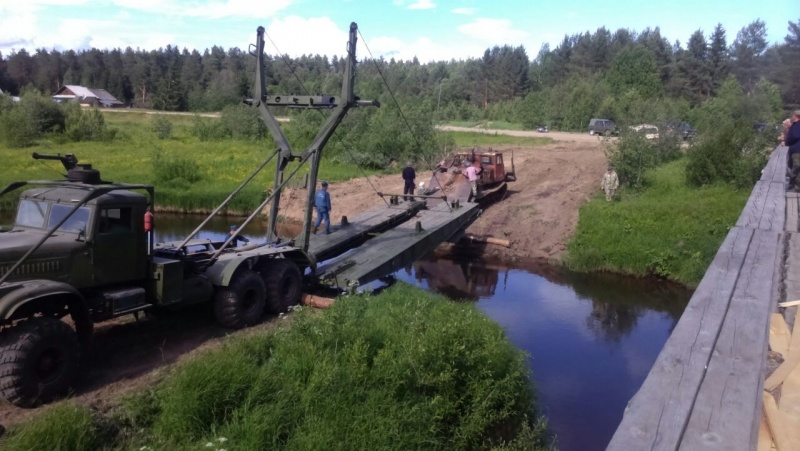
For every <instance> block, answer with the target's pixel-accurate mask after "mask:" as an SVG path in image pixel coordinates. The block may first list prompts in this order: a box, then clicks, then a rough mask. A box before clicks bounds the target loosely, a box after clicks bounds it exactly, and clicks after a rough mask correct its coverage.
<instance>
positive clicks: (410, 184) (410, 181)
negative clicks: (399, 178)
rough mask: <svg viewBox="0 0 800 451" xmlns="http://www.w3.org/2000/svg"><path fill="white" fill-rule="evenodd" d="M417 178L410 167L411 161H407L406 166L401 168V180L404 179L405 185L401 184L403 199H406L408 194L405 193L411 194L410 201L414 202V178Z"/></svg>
mask: <svg viewBox="0 0 800 451" xmlns="http://www.w3.org/2000/svg"><path fill="white" fill-rule="evenodd" d="M416 178H417V173H416V172H414V168H412V167H411V162H410V161H409V162H408V163H406V167H405V168H403V180H404V181H405V186H403V200H405V201H408V200H409V196H406V194H411V197H410V199H411V202H414V197H413V195H414V179H416Z"/></svg>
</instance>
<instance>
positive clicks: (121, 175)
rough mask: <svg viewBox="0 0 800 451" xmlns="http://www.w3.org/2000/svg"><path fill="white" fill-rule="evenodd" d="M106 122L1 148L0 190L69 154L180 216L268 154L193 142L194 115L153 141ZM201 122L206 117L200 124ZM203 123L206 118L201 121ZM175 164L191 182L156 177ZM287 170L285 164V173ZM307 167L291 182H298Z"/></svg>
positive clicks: (254, 196) (251, 195)
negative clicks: (79, 135)
mask: <svg viewBox="0 0 800 451" xmlns="http://www.w3.org/2000/svg"><path fill="white" fill-rule="evenodd" d="M104 117H105V120H106V124H107V125H108V127H109V128H112V129H116V130H118V133H117V136H116V138H115V139H114V140H113V141H111V142H79V143H74V142H66V143H64V142H61V141H62V140H61V139H60V138H59V137H50V138H45V139H42V140H40V141H39V143H38V144H37V145H36V146H34V147H31V148H25V149H9V148H7V147H5V146H3V145H2V144H0V153H2V155H3V156H4V164H5V170H4V171H2V172H0V186H5V185H6V184H7V183H9V182H11V181H15V180H43V179H44V180H47V179H60V175H59V173H63V172H64V170H63V167H61V164H60V163H58V162H56V161H46V162H42V161H36V160H33V159H32V158H31V156H30V155H31V152H38V153H44V154H55V153H61V154H65V153H73V154H75V155H76V156H77V157H78V159H79V160H80V162H82V163H91V164H92V165H93V167H94V168H96V169H99V170H100V172H101V174H102V177H103V179H104V180H110V181H115V182H127V183H144V184H152V185H154V186H155V187H156V207H157V208H158V209H159V210H168V211H179V212H208V211H211V210H212V209H214V208H215V207H216V206H217V205H218V204H219V203H220V202H222V201H223V200H224V199H225V198H226V197H227V196H228V194H229V193H230V192H231V191H233V190H234V189H235V188H236V187H237V186H239V184H240V183H241V182H242V181H243V180H244V179H245V178H246V177H247V176H248V175H249V174H250V173H251V172H252V171H253V170H254V169H255V168H256V167H257V166H258V165H259V164H260V163H261V162H262V161H263V160H264V159H265V158H267V157H268V156H269V155H270V154H271V153H272V152H273V151H274V144H273V142H272V140H271V139H264V140H261V141H243V140H230V139H229V140H224V141H205V142H203V141H200V140H198V139H197V138H195V137H194V136H192V134H191V129H192V126H193V124H194V117H193V116H191V115H169V116H167V118H168V120H169V121H171V122H172V137H171V138H169V139H165V140H159V139H158V138H157V137H156V134H155V132H154V131H153V130H152V126H151V124H152V120H153V117H154V116H153V115H152V114H145V113H143V112H106V113H104ZM204 119H206V118H204ZM206 120H209V119H206ZM448 134H449V135H451V136H452V137H453V138H454V139H455V141H456V143H457V144H458V145H459V146H463V147H470V146H476V145H500V144H520V145H540V144H543V143H545V142H548V141H547V139H546V138H518V137H513V136H505V135H487V134H481V133H458V132H448ZM157 158H159V161H160V162H162V163H164V162H166V163H174V164H178V165H180V164H181V163H185V162H187V161H189V162H193V164H194V165H196V166H197V175H198V177H197V179H196V180H195V179H192V180H186V179H184V178H178V179H172V180H167V181H164V180H163V179H159V178H158V177H157V174H156V172H157V171H156V164H162V163H156V159H157ZM293 168H294V166H293V165H292V164H290V165H289V166H288V167H287V169H286V172H285V173H286V175H287V176H288V172H289V171H291V170H292V169H293ZM307 170H308V167H307V165H306V166H305V167H304V168H302V169H301V170H300V171H299V173H298V174H297V175H296V176H295V180H297V181H299V180H300V179H301V178H302V176H303V174H305V173H306V172H307ZM388 170H389V169H387V170H384V171H377V170H364V171H362V170H361V169H360V168H359V167H358V166H357V165H355V164H347V163H341V162H336V161H332V160H330V159H326V160H325V161H323V163H322V164H321V166H320V173H319V178H320V179H323V180H328V181H333V182H336V181H345V180H350V179H353V178H359V177H363V176H364V174H365V173H366V174H368V175H372V174H377V173H384V172H386V171H388ZM274 172H275V169H274V164H270V165H268V166H267V167H266V168H264V170H262V171H261V173H260V174H259V175H258V176H257V177H256V178H255V179H254V180H253V181H252V182H251V183H250V185H249V186H248V187H247V188H245V189H244V190H243V191H242V192H241V193H240V194H239V195H238V196H237V197H236V198H235V199H234V200H233V201H232V202H231V203H230V204H229V206H228V213H249V212H251V211H252V210H253V209H254V208H255V207H256V206H257V205H259V204H260V203H261V202H262V201H263V200H264V198H265V197H266V194H265V193H266V191H267V190H268V189H269V188H271V187H272V181H273V178H274ZM15 197H16V196H14V195H13V194H10V195H6V196H3V197H2V198H0V210H7V209H9V208H12V207H13V206H14V205H15V201H14V199H15Z"/></svg>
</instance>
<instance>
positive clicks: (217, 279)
mask: <svg viewBox="0 0 800 451" xmlns="http://www.w3.org/2000/svg"><path fill="white" fill-rule="evenodd" d="M255 260H257V258H254V257H252V256H247V257H245V256H242V257H240V258H234V259H230V260H226V261H225V262H224V263H223V262H220V261H217V262H216V263H215V264H214V265H212V266H211V267H210V268H208V269H207V270H206V277H208V280H209V281H211V284H212V285H214V286H215V287H227V286H228V285H229V284H230V283H231V280H232V279H233V275H234V273H236V270H238V269H239V268H240V267H244V268H248V269H249V268H252V267H253V264H254V263H255Z"/></svg>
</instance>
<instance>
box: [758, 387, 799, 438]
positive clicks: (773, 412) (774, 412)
mask: <svg viewBox="0 0 800 451" xmlns="http://www.w3.org/2000/svg"><path fill="white" fill-rule="evenodd" d="M761 399H762V400H763V403H764V409H763V410H764V416H766V417H767V424H768V425H769V431H770V434H771V435H772V440H773V441H774V442H775V445H776V447H777V448H778V449H779V450H780V451H784V450H786V451H793V450H797V448H793V447H792V444H791V442H790V441H789V437H788V435H787V427H786V426H787V425H786V423H785V422H784V420H783V418H782V417H781V414H780V412H778V406H777V405H775V398H773V397H772V395H770V394H769V393H767V392H763V393H762V395H761Z"/></svg>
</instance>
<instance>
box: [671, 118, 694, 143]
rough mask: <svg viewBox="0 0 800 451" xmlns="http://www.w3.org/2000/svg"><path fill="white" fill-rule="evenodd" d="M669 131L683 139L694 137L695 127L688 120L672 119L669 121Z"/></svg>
mask: <svg viewBox="0 0 800 451" xmlns="http://www.w3.org/2000/svg"><path fill="white" fill-rule="evenodd" d="M666 129H667V131H668V132H670V133H674V134H676V135H678V136H680V137H681V138H682V139H683V140H689V139H692V138H694V134H695V131H696V130H695V129H694V127H692V126H691V125H689V124H688V123H686V122H679V121H672V122H668V123H667V127H666Z"/></svg>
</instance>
